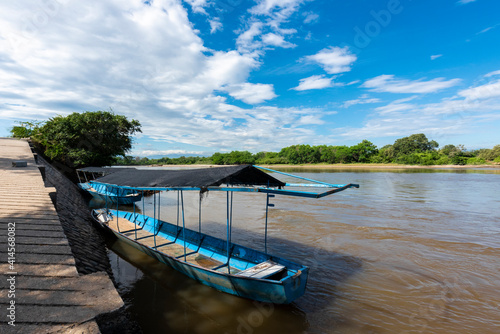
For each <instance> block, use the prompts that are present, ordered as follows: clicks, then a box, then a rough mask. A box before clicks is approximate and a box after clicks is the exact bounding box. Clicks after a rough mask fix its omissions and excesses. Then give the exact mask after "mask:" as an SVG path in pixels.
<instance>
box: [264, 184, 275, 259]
mask: <svg viewBox="0 0 500 334" xmlns="http://www.w3.org/2000/svg"><path fill="white" fill-rule="evenodd" d="M272 197H274V195H272V194H269V193H267V198H266V229H265V233H264V252H265V253H266V254H267V217H268V215H269V207H273V206H274V204H271V203H269V198H272Z"/></svg>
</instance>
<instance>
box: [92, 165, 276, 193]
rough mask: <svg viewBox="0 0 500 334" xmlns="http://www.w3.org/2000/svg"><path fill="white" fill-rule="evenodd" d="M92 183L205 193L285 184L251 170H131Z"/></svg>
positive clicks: (231, 168) (232, 167) (248, 168)
mask: <svg viewBox="0 0 500 334" xmlns="http://www.w3.org/2000/svg"><path fill="white" fill-rule="evenodd" d="M93 182H97V183H105V184H111V185H116V186H122V187H134V188H174V187H196V188H202V189H205V188H207V187H211V186H220V185H225V184H229V185H245V186H270V187H282V186H285V183H284V182H282V181H280V180H278V179H276V178H274V177H272V176H271V175H269V174H267V173H265V172H263V171H261V170H259V169H257V168H255V167H253V166H251V165H241V166H230V167H212V168H199V169H180V170H168V169H156V170H149V169H131V170H121V171H119V172H116V173H112V174H108V175H105V176H103V177H100V178H98V179H96V180H95V181H93Z"/></svg>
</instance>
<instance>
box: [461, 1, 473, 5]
mask: <svg viewBox="0 0 500 334" xmlns="http://www.w3.org/2000/svg"><path fill="white" fill-rule="evenodd" d="M474 1H476V0H458V2H457V3H458V4H460V5H465V4H468V3H471V2H474Z"/></svg>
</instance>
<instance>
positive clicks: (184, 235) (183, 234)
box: [181, 190, 186, 262]
mask: <svg viewBox="0 0 500 334" xmlns="http://www.w3.org/2000/svg"><path fill="white" fill-rule="evenodd" d="M181 205H182V239H183V240H184V262H186V224H185V221H184V195H183V194H182V190H181Z"/></svg>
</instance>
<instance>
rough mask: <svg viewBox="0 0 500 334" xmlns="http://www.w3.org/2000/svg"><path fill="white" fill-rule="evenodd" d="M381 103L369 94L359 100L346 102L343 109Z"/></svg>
mask: <svg viewBox="0 0 500 334" xmlns="http://www.w3.org/2000/svg"><path fill="white" fill-rule="evenodd" d="M379 102H380V99H378V98H371V97H370V96H369V95H368V94H363V95H361V96H360V97H359V98H357V99H354V100H349V101H345V102H344V103H343V104H342V107H344V108H349V107H351V106H354V105H357V104H370V103H379Z"/></svg>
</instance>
